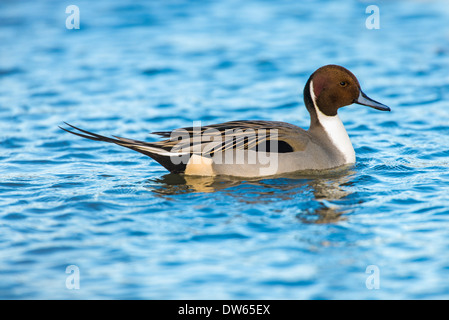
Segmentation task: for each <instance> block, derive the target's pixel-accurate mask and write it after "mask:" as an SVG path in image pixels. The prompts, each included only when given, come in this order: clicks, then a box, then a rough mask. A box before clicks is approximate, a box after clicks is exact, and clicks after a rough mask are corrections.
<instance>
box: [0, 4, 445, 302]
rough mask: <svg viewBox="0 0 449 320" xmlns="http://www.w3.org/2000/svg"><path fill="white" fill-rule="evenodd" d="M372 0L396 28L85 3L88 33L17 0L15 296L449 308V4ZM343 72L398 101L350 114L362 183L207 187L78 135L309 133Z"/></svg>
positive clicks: (11, 179)
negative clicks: (328, 74)
mask: <svg viewBox="0 0 449 320" xmlns="http://www.w3.org/2000/svg"><path fill="white" fill-rule="evenodd" d="M372 2H374V4H376V5H377V6H378V7H379V9H380V29H367V28H366V25H365V21H366V19H367V18H368V17H369V14H367V13H365V10H366V7H367V6H368V5H370V4H373V3H370V2H366V1H363V2H362V1H344V2H341V1H339V2H336V1H325V0H323V1H287V0H283V1H263V0H247V1H239V0H227V1H188V2H187V1H175V0H173V1H171V0H170V1H135V2H133V3H132V4H123V3H122V1H115V2H114V1H106V0H101V1H100V0H98V1H84V0H83V1H81V0H77V1H74V3H73V4H76V5H77V6H78V7H79V10H80V29H79V30H77V29H73V30H69V29H67V28H66V25H65V23H66V18H67V17H68V16H69V14H66V13H65V9H66V6H67V5H68V3H65V2H61V1H56V0H55V1H1V2H0V43H1V45H0V298H6V299H448V298H449V254H448V252H449V232H448V230H449V170H448V169H449V102H448V101H449V71H448V70H449V24H448V21H449V6H447V2H446V1H411V0H408V1H384V2H382V1H372ZM329 63H334V64H340V65H343V66H345V67H347V68H348V69H350V70H351V71H352V72H353V73H355V74H356V75H357V77H358V78H359V80H360V82H361V85H362V87H363V89H364V91H365V92H366V93H367V94H368V95H369V96H370V97H372V98H373V99H375V100H378V101H380V102H382V103H385V104H387V105H388V106H390V107H391V108H392V110H393V111H392V112H391V113H385V112H379V111H376V110H373V109H370V108H366V107H363V106H358V105H354V106H350V107H346V108H344V109H342V110H341V111H340V117H341V118H342V120H343V122H344V123H345V126H346V128H347V131H348V133H349V135H350V137H351V140H352V142H353V145H354V148H355V150H356V153H357V164H356V165H355V166H354V167H353V168H351V169H350V170H347V171H343V172H338V173H327V174H325V175H321V176H300V175H291V176H287V177H282V178H270V179H267V178H265V179H253V180H238V179H231V178H215V179H212V178H188V177H182V176H178V175H171V174H168V172H167V171H166V170H165V169H163V168H162V167H161V166H159V165H158V164H157V163H155V162H154V161H152V160H151V159H149V158H147V157H145V156H143V155H141V154H138V153H136V152H133V151H131V150H128V149H125V148H120V147H118V146H114V145H108V144H103V143H97V142H94V141H90V140H85V139H82V138H79V137H76V136H73V135H70V134H68V133H65V132H63V131H62V130H60V129H59V128H58V126H59V125H63V121H67V122H69V123H72V124H74V125H77V126H80V127H82V128H85V129H88V130H92V131H94V132H98V133H100V134H104V135H118V136H124V137H129V138H133V139H139V140H147V141H154V139H155V137H153V136H150V135H149V132H151V131H160V130H169V129H174V128H177V127H186V126H191V125H192V123H193V121H201V123H203V124H212V123H218V122H223V121H229V120H237V119H265V120H279V121H287V122H291V123H294V124H296V125H299V126H302V127H305V128H307V127H308V124H309V117H308V113H307V111H306V109H305V108H304V106H303V102H302V90H303V86H304V84H305V82H306V80H307V78H308V76H309V75H310V74H311V73H312V72H313V71H314V70H315V69H317V68H318V67H320V66H322V65H325V64H329ZM71 265H73V266H75V268H77V270H78V271H79V273H78V276H79V277H77V279H78V280H79V289H76V288H77V287H75V289H70V288H73V286H72V287H71V286H70V284H73V285H75V280H73V282H70V281H71V280H70V281H69V282H68V279H73V278H70V277H72V276H73V277H75V276H76V274H75V273H66V268H67V267H68V266H71ZM367 268H368V269H367ZM373 268H374V269H373ZM369 270H374V271H373V272H371V271H369ZM373 284H376V286H374V288H373V286H372V285H373ZM369 288H372V289H369Z"/></svg>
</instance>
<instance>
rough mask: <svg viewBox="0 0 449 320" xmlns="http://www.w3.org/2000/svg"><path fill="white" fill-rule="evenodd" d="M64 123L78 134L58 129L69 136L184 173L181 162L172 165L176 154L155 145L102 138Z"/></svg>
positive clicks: (118, 138) (173, 171)
mask: <svg viewBox="0 0 449 320" xmlns="http://www.w3.org/2000/svg"><path fill="white" fill-rule="evenodd" d="M64 123H65V124H66V125H68V126H69V127H71V128H73V129H75V130H77V131H78V132H76V131H71V130H67V129H65V128H63V127H61V126H60V127H59V128H60V129H62V130H64V131H66V132H69V133H71V134H74V135H77V136H80V137H83V138H86V139H90V140H95V141H104V142H109V143H114V144H117V145H119V146H122V147H125V148H129V149H131V150H134V151H137V152H140V153H142V154H144V155H146V156H149V157H150V158H152V159H154V160H155V161H157V162H158V163H160V164H161V165H162V166H163V167H164V168H166V169H167V170H169V171H170V172H172V173H182V172H184V171H185V168H186V164H185V163H182V162H181V163H174V162H173V161H172V157H173V156H176V155H177V154H175V153H171V152H170V151H167V150H165V149H162V148H160V147H159V146H157V145H156V144H152V143H149V142H144V141H139V140H132V139H127V138H122V137H117V136H113V137H114V138H109V137H105V136H102V135H99V134H96V133H93V132H90V131H87V130H83V129H80V128H78V127H75V126H73V125H71V124H69V123H67V122H64ZM176 162H178V161H176Z"/></svg>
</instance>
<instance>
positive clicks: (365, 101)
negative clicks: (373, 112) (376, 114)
mask: <svg viewBox="0 0 449 320" xmlns="http://www.w3.org/2000/svg"><path fill="white" fill-rule="evenodd" d="M354 103H358V104H361V105H364V106H368V107H371V108H374V109H377V110H381V111H391V109H390V108H389V107H387V106H386V105H384V104H382V103H380V102H377V101H375V100H373V99H371V98H370V97H368V96H367V95H366V94H364V93H363V91H362V90H360V95H359V97H358V98H357V99H356V100H355V101H354Z"/></svg>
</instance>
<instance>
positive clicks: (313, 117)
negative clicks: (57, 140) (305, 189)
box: [61, 65, 390, 177]
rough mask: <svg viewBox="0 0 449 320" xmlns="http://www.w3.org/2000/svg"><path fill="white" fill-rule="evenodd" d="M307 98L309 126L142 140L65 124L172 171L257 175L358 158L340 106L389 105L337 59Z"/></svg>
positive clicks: (186, 132) (208, 129) (245, 125)
mask: <svg viewBox="0 0 449 320" xmlns="http://www.w3.org/2000/svg"><path fill="white" fill-rule="evenodd" d="M304 103H305V106H306V108H307V110H308V111H309V113H310V127H309V129H308V130H304V129H301V128H300V127H297V126H295V125H293V124H289V123H285V122H280V121H259V120H257V121H251V120H239V121H230V122H225V123H220V124H212V125H208V126H197V127H186V128H181V129H176V130H173V131H162V132H153V134H156V135H159V136H161V137H163V138H165V139H164V140H162V141H158V142H144V141H138V140H132V139H127V138H121V137H117V136H114V138H109V137H105V136H102V135H99V134H96V133H92V132H89V131H86V130H83V129H80V128H77V127H75V126H72V125H70V124H68V123H66V124H67V125H68V126H70V127H72V128H73V129H75V130H77V131H70V130H67V129H64V128H61V129H63V130H65V131H67V132H70V133H72V134H75V135H78V136H81V137H84V138H88V139H91V140H97V141H105V142H110V143H115V144H118V145H120V146H123V147H126V148H130V149H132V150H135V151H138V152H140V153H143V154H145V155H147V156H149V157H151V158H153V159H154V160H156V161H157V162H159V163H160V164H161V165H162V166H164V167H165V168H166V169H167V170H169V171H170V172H172V173H183V174H186V175H202V176H214V175H231V176H241V177H259V176H268V175H276V174H284V173H289V172H295V171H309V170H327V169H333V168H338V167H342V166H347V165H351V164H354V163H355V152H354V148H353V146H352V144H351V141H350V139H349V136H348V134H347V132H346V130H345V128H344V126H343V123H342V122H341V120H340V118H339V117H338V113H337V112H338V109H340V108H341V107H344V106H347V105H350V104H353V103H357V104H361V105H365V106H369V107H372V108H374V109H377V110H382V111H390V108H389V107H387V106H385V105H383V104H381V103H379V102H377V101H374V100H373V99H371V98H369V97H368V96H367V95H365V94H364V93H363V91H362V90H361V88H360V84H359V82H358V80H357V78H356V77H355V76H354V75H353V74H352V73H351V72H350V71H349V70H347V69H345V68H343V67H341V66H337V65H327V66H324V67H321V68H319V69H318V70H316V71H315V72H314V73H313V74H312V75H311V76H310V78H309V79H308V81H307V83H306V85H305V87H304Z"/></svg>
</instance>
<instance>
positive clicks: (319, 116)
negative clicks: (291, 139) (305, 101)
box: [309, 81, 355, 164]
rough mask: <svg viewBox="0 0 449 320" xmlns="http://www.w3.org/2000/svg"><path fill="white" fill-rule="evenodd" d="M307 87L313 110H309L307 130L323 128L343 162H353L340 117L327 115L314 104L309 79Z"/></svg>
mask: <svg viewBox="0 0 449 320" xmlns="http://www.w3.org/2000/svg"><path fill="white" fill-rule="evenodd" d="M309 89H310V91H309V94H310V100H311V102H312V104H313V111H314V114H312V112H310V113H311V124H310V129H309V130H311V131H313V130H315V129H318V128H320V129H321V128H322V129H324V131H325V133H326V135H327V138H328V139H329V141H330V142H331V143H332V145H333V146H334V147H335V148H336V149H337V150H338V151H339V152H340V153H341V155H342V156H343V157H344V162H345V164H350V163H355V151H354V147H353V146H352V143H351V140H350V139H349V136H348V133H347V132H346V129H345V127H344V125H343V123H342V122H341V120H340V117H339V116H338V114H337V115H335V116H327V115H325V114H324V113H322V112H321V111H320V109H319V108H318V107H317V105H316V99H315V94H314V92H313V82H312V81H310V85H309ZM310 109H311V108H310ZM309 111H310V110H309Z"/></svg>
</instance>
